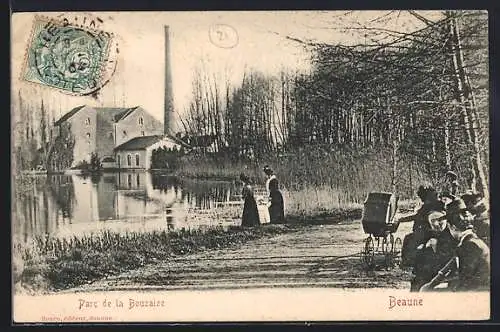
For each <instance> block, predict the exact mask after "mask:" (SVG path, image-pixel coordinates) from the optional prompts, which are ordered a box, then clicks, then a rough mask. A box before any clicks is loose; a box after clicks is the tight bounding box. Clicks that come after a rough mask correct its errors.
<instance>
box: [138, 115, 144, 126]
mask: <svg viewBox="0 0 500 332" xmlns="http://www.w3.org/2000/svg"><path fill="white" fill-rule="evenodd" d="M139 124H140V125H141V126H142V125H144V119H143V118H142V117H140V118H139Z"/></svg>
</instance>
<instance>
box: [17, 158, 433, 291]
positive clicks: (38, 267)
mask: <svg viewBox="0 0 500 332" xmlns="http://www.w3.org/2000/svg"><path fill="white" fill-rule="evenodd" d="M265 164H269V165H272V166H273V168H274V170H275V171H276V173H277V174H278V177H279V180H280V186H281V188H282V191H283V196H284V199H285V212H286V224H283V225H269V224H265V225H262V226H261V227H258V228H248V229H247V228H241V227H239V226H230V227H229V228H228V229H224V228H222V227H215V228H208V229H205V230H201V229H198V230H176V231H162V230H159V231H151V232H144V233H138V232H129V233H116V232H111V231H101V232H100V233H94V234H90V235H78V236H75V237H73V238H69V239H57V238H47V237H39V238H37V239H35V241H34V243H33V245H29V246H27V245H21V244H15V245H14V246H15V247H14V260H13V270H14V273H13V276H14V283H15V285H16V286H15V290H16V291H18V292H27V293H39V292H54V291H60V290H64V289H68V288H73V287H76V286H79V285H83V284H86V283H91V282H93V281H96V280H99V279H102V278H105V277H106V276H109V275H115V274H118V273H121V272H124V271H129V270H132V269H136V268H139V267H141V266H144V265H145V264H151V263H154V262H157V261H160V260H165V259H169V258H173V257H177V256H181V255H185V254H189V253H195V252H200V251H203V250H211V249H221V248H228V247H231V246H235V245H239V244H242V243H244V242H247V241H251V240H255V239H259V238H262V237H267V236H274V235H278V234H282V233H286V232H293V231H296V230H298V229H300V228H302V227H307V226H309V225H318V224H332V223H340V222H349V221H353V220H359V219H360V218H361V216H362V203H363V200H364V199H365V198H366V195H367V193H368V192H370V191H391V176H394V174H392V173H391V172H392V171H391V170H392V168H391V167H390V166H391V158H390V156H389V155H385V154H384V153H371V152H356V151H353V152H351V153H346V152H345V151H335V152H329V153H320V152H318V151H314V150H310V151H302V152H301V153H298V154H295V155H289V156H284V157H281V158H279V157H276V158H270V159H268V160H259V161H246V162H245V161H235V162H233V161H230V160H229V159H227V158H224V157H220V156H217V155H214V156H198V157H196V156H191V155H188V156H185V157H183V158H181V159H180V165H179V168H178V169H177V171H174V172H173V173H170V175H172V176H176V177H179V178H180V179H186V180H188V179H194V180H196V179H198V180H199V179H201V178H205V179H211V180H214V179H217V180H221V179H230V180H233V181H234V180H236V179H237V177H238V176H239V174H240V173H241V172H245V173H246V174H248V175H249V176H250V177H251V178H252V179H253V181H254V183H256V184H263V183H264V182H265V179H264V177H263V172H262V166H263V165H265ZM325 165H327V167H326V166H325ZM374 174H376V176H374ZM396 175H397V176H398V179H401V178H403V179H404V178H405V177H406V178H409V179H410V180H411V181H409V182H408V181H397V182H396V189H397V193H398V194H399V195H400V201H399V203H398V206H399V211H400V212H403V213H404V212H405V211H409V210H412V208H413V207H414V206H415V200H414V193H413V192H414V190H415V189H414V188H413V187H416V186H417V185H418V184H420V183H421V181H422V180H421V179H423V178H425V175H424V173H423V172H418V171H417V170H416V168H415V167H414V168H411V167H410V168H404V167H401V168H400V170H399V173H398V174H396ZM16 180H17V179H16ZM19 180H20V181H16V192H17V195H20V198H21V197H22V195H23V188H24V187H27V188H29V187H30V183H31V181H30V178H29V176H28V177H26V176H21V177H20V179H19ZM222 212H225V213H226V214H230V217H231V218H229V219H235V218H238V217H239V213H240V212H241V211H240V210H239V209H234V207H233V210H230V211H229V210H228V211H222ZM219 218H220V216H219Z"/></svg>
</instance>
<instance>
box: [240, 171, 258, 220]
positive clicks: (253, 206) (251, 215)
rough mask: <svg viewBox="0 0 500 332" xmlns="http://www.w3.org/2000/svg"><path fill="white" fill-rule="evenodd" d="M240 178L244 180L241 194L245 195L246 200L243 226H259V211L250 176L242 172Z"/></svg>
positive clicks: (242, 218)
mask: <svg viewBox="0 0 500 332" xmlns="http://www.w3.org/2000/svg"><path fill="white" fill-rule="evenodd" d="M240 180H241V182H243V190H242V192H241V195H242V196H243V200H244V204H243V215H242V217H241V226H243V227H251V226H259V225H260V221H259V211H258V210H257V202H256V201H255V197H254V194H253V189H252V187H251V186H250V178H249V177H248V176H246V175H245V174H241V175H240Z"/></svg>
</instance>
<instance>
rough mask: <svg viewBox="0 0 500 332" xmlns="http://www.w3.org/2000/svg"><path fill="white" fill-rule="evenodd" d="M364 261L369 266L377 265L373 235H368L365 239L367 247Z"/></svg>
mask: <svg viewBox="0 0 500 332" xmlns="http://www.w3.org/2000/svg"><path fill="white" fill-rule="evenodd" d="M363 262H364V263H365V265H366V266H368V267H369V268H372V267H373V266H374V265H375V245H374V243H373V238H372V237H371V236H369V237H367V238H366V240H365V247H364V250H363Z"/></svg>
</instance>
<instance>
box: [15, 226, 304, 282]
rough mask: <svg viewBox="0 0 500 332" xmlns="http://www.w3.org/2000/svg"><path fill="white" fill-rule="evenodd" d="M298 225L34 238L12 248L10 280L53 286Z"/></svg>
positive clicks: (226, 244)
mask: <svg viewBox="0 0 500 332" xmlns="http://www.w3.org/2000/svg"><path fill="white" fill-rule="evenodd" d="M300 227H301V226H300V224H299V225H297V224H296V225H265V226H261V227H257V228H241V227H231V228H229V229H223V228H221V227H216V228H212V229H208V230H204V231H201V230H180V231H175V232H167V231H156V232H148V233H125V234H119V233H112V232H102V233H98V234H95V235H90V236H84V237H79V238H78V237H74V238H72V239H69V240H60V239H47V238H38V239H36V240H35V241H34V243H33V245H32V246H30V247H26V246H20V245H19V246H16V247H15V248H14V255H13V256H14V261H13V272H14V283H15V284H16V288H17V289H18V290H20V291H24V292H46V291H57V290H62V289H67V288H71V287H75V286H78V285H82V284H86V283H90V282H93V281H96V280H99V279H101V278H104V277H106V276H109V275H113V274H117V273H120V272H124V271H129V270H132V269H135V268H138V267H141V266H144V265H145V264H149V263H154V262H157V261H160V260H166V259H169V258H174V257H177V256H182V255H186V254H190V253H195V252H199V251H203V250H208V249H219V248H227V247H231V246H235V245H239V244H242V243H245V242H247V241H249V240H254V239H258V238H262V237H267V236H273V235H276V234H281V233H285V232H293V231H296V230H298V229H299V228H300Z"/></svg>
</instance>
